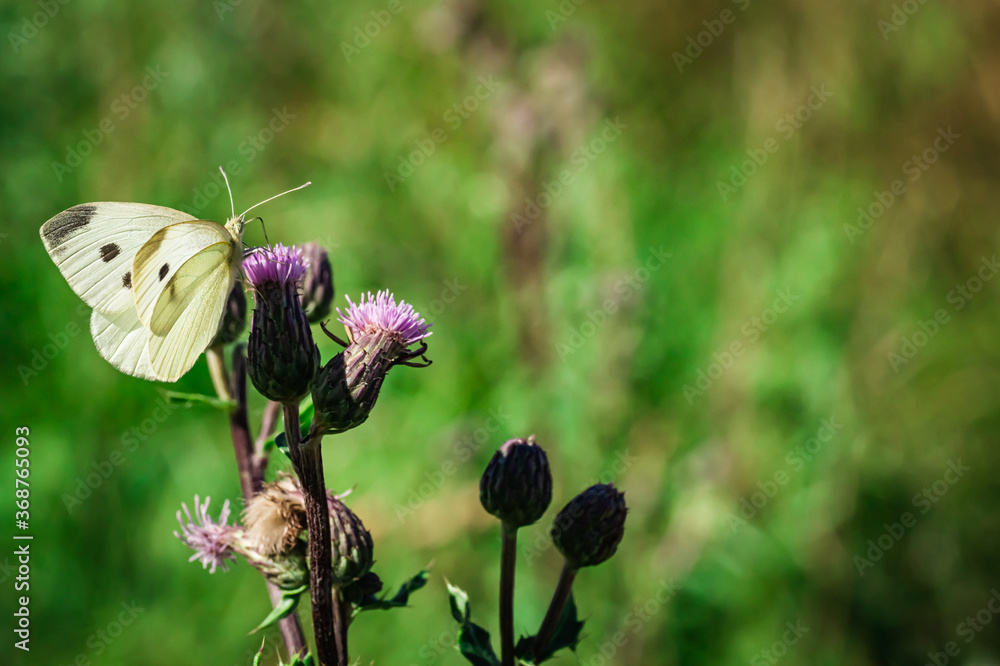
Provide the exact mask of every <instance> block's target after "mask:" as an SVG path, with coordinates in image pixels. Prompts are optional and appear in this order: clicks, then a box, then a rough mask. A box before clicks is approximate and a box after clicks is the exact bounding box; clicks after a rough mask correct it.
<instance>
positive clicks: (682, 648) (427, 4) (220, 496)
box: [0, 0, 1000, 666]
mask: <svg viewBox="0 0 1000 666" xmlns="http://www.w3.org/2000/svg"><path fill="white" fill-rule="evenodd" d="M0 27H2V34H3V44H2V45H0V49H2V56H0V81H2V90H3V94H2V95H0V155H2V158H0V209H2V211H3V215H2V222H0V251H2V254H3V260H2V261H0V279H2V281H3V286H4V290H3V291H4V293H3V298H2V299H0V317H2V320H0V322H2V325H0V340H2V349H3V359H4V362H3V373H4V374H3V381H2V383H0V392H2V397H0V400H2V404H3V413H4V419H3V420H4V428H5V432H6V434H5V436H4V439H3V442H4V443H3V445H2V446H0V470H3V473H2V474H0V490H2V492H0V496H2V497H4V498H6V499H4V500H3V502H5V503H8V504H7V505H6V506H4V507H3V515H4V516H5V518H4V520H3V526H2V529H0V533H2V534H3V537H4V543H5V544H7V545H5V546H3V548H2V550H0V562H2V563H3V565H4V566H3V567H2V571H0V579H2V581H3V583H2V586H3V594H2V595H0V598H2V600H3V603H2V614H3V616H4V617H5V618H6V619H5V620H4V622H3V625H4V626H5V627H8V628H7V629H4V632H3V634H4V636H5V638H4V640H3V645H2V647H0V655H8V656H3V657H2V659H0V661H3V662H4V663H17V664H21V663H23V664H45V665H46V666H49V665H56V666H63V665H66V664H71V663H73V664H109V665H110V664H130V665H131V664H147V665H150V666H158V665H161V664H162V665H166V664H178V663H186V664H209V663H211V664H227V665H228V664H233V665H235V666H242V665H243V664H248V663H249V662H250V657H249V655H250V654H251V653H252V652H253V650H254V649H255V647H256V646H257V645H259V643H260V636H259V635H255V636H248V635H247V632H248V630H249V629H250V628H251V627H253V626H254V625H255V624H256V623H257V622H258V621H259V620H260V619H262V618H263V616H264V615H265V614H266V612H267V610H268V608H269V605H268V599H267V596H266V593H265V590H264V585H263V582H262V580H261V579H260V577H259V576H258V575H257V574H256V572H255V571H254V570H253V569H252V568H250V567H249V566H247V565H246V564H245V563H241V564H239V565H238V566H236V567H234V568H233V569H232V570H231V571H230V572H228V573H224V574H223V573H216V574H214V575H210V574H209V573H208V572H206V571H204V570H202V568H201V567H200V566H199V565H197V564H194V563H189V562H188V561H187V557H188V555H189V551H187V550H186V549H185V548H184V547H183V546H182V545H181V544H180V542H178V541H177V540H176V539H175V538H174V537H173V536H172V531H173V530H174V529H175V528H176V521H175V512H176V511H177V510H178V509H179V507H180V504H181V503H182V502H186V503H188V504H189V505H190V504H191V502H192V500H193V498H194V496H195V495H196V494H198V495H200V496H202V497H204V496H206V495H210V496H211V498H212V506H213V507H214V509H215V510H218V508H219V507H220V506H221V503H222V502H223V501H224V500H225V499H230V500H231V501H232V502H234V503H235V504H236V506H237V508H238V506H239V501H238V498H239V486H238V482H237V477H236V473H235V468H234V461H233V453H232V448H231V444H230V441H229V437H228V428H227V426H226V422H225V418H224V416H223V415H222V414H221V413H220V412H217V411H215V410H212V409H210V408H207V407H192V408H185V409H176V410H165V409H163V408H162V405H161V403H159V402H158V401H160V400H162V394H161V390H162V389H163V388H164V387H163V386H158V385H155V384H153V383H149V382H144V381H141V380H137V379H133V378H130V377H127V376H124V375H122V374H120V373H118V372H117V371H115V370H114V369H113V368H112V367H111V366H110V365H108V364H107V363H105V362H104V361H103V360H102V359H101V358H100V357H99V356H98V354H97V352H96V351H95V349H94V346H93V344H92V342H91V340H90V338H89V335H88V334H87V332H86V323H87V318H88V312H87V311H86V310H85V309H84V308H81V307H79V301H78V299H77V298H76V297H75V295H74V294H73V293H72V292H71V290H70V289H69V287H68V286H67V285H66V284H65V282H64V281H63V280H62V278H61V276H60V275H59V273H58V271H57V270H56V268H55V267H54V266H53V265H52V263H51V261H50V259H49V258H48V256H47V255H46V253H45V251H44V249H43V247H42V244H41V242H40V240H39V238H38V231H37V230H38V228H39V226H41V224H42V223H43V222H45V221H46V220H47V219H48V218H50V217H51V216H52V215H54V214H55V213H57V212H59V211H61V210H63V209H65V208H68V207H69V206H72V205H75V204H78V203H83V202H89V201H101V200H111V201H138V202H145V203H155V204H159V205H165V206H171V207H174V208H179V209H181V210H185V211H188V212H190V213H193V214H197V215H199V216H203V217H206V218H208V219H215V220H220V221H221V220H224V218H226V217H227V216H228V215H229V213H230V208H229V200H228V196H227V194H226V193H225V191H224V189H220V187H219V177H218V169H217V168H218V166H219V165H223V166H225V167H226V169H227V171H228V174H229V178H230V181H231V183H232V187H233V193H234V198H235V200H236V208H237V210H241V209H242V208H246V207H248V206H250V205H252V204H253V203H255V202H257V201H260V200H262V199H264V198H266V197H269V196H271V195H273V194H276V193H277V192H280V191H282V190H284V189H288V188H290V187H293V186H296V185H299V184H300V183H302V182H304V181H306V180H311V181H312V182H313V185H312V186H311V187H309V188H307V189H306V190H304V191H302V192H297V193H295V194H292V195H289V196H287V197H285V198H282V199H279V200H277V201H275V202H272V203H269V204H267V205H266V206H264V207H261V208H260V209H258V210H256V211H255V213H259V214H260V215H261V216H262V217H263V218H264V220H265V223H266V225H267V231H268V237H269V238H270V239H271V240H272V241H280V242H284V243H299V242H305V241H310V240H315V241H318V242H320V243H322V244H323V245H324V246H326V247H327V248H328V249H329V251H330V254H331V259H332V262H333V265H334V271H335V275H336V284H337V291H338V296H337V299H338V300H337V302H338V304H339V305H343V304H344V301H343V294H350V295H353V296H355V297H356V296H358V295H359V294H361V293H362V292H364V291H368V290H376V289H382V288H388V289H391V290H393V291H394V292H395V294H396V295H397V297H401V298H404V299H406V300H407V301H408V302H411V303H413V304H414V305H415V306H416V307H417V309H418V310H420V311H421V312H422V313H423V314H424V315H425V316H427V317H428V319H430V320H432V321H433V322H434V329H433V330H434V335H433V336H432V337H431V338H430V340H429V343H430V351H429V355H430V357H431V358H433V360H434V365H433V366H432V367H431V368H429V369H426V370H413V369H409V368H400V369H397V370H393V372H392V373H391V374H390V376H389V378H388V381H387V383H386V386H385V388H384V389H383V392H382V397H381V399H380V402H379V405H378V406H377V408H376V410H375V411H374V413H373V415H372V417H371V419H370V420H369V421H368V423H366V424H365V425H364V426H363V427H361V428H358V429H357V430H355V431H352V432H350V433H348V434H345V435H341V436H338V437H335V438H330V439H327V440H326V443H325V451H326V454H325V455H326V478H327V481H328V483H329V485H330V486H331V487H332V488H334V489H338V490H342V489H346V488H349V487H352V486H355V487H356V489H355V491H354V494H352V495H351V497H350V499H349V503H350V504H351V506H352V507H353V508H354V509H355V511H356V512H357V513H358V514H359V515H360V516H361V517H362V519H363V520H364V521H365V523H366V524H367V526H368V527H369V529H371V531H372V533H373V535H374V538H375V543H376V556H377V560H378V561H377V564H376V570H377V571H378V573H379V574H380V575H381V576H382V578H383V580H384V581H385V582H386V584H387V586H390V587H391V586H395V585H398V584H399V583H400V582H402V581H403V580H405V579H406V578H407V577H408V576H410V575H411V574H413V573H415V572H416V571H418V570H419V569H420V568H422V567H424V566H425V565H427V564H428V563H430V562H433V569H432V572H433V576H432V579H431V582H430V583H429V585H428V587H427V588H426V589H424V590H422V591H421V592H419V593H417V594H416V595H415V596H414V597H413V599H412V608H410V609H406V610H397V611H393V612H389V613H370V614H365V615H363V616H362V617H360V618H359V619H358V621H357V622H356V623H355V625H354V626H353V627H352V631H351V646H352V655H353V656H357V657H359V658H360V659H361V663H365V664H367V663H376V664H394V665H397V664H398V665H402V666H410V665H417V666H429V665H430V664H462V663H465V662H464V661H463V660H462V658H461V657H460V656H459V655H458V653H457V652H456V651H455V650H454V648H453V638H454V633H455V625H454V623H453V621H452V619H451V617H450V614H449V612H448V606H447V596H446V591H445V584H444V581H445V579H447V580H449V581H451V582H453V583H455V584H457V585H460V586H462V587H464V588H465V589H466V590H468V592H469V593H470V596H471V599H472V604H473V615H474V617H475V619H477V620H478V621H479V622H481V623H482V624H484V625H486V626H487V627H488V628H489V629H491V630H492V631H493V632H494V635H495V634H496V629H497V623H496V612H497V595H496V580H497V577H498V573H499V528H498V525H497V524H496V522H495V521H494V520H493V519H491V518H490V517H489V516H487V515H486V514H485V512H484V511H483V510H482V509H481V507H480V506H479V501H478V478H479V475H480V473H481V472H482V470H483V468H484V467H485V464H486V462H487V461H488V460H489V457H490V455H491V454H492V452H493V450H494V449H495V447H496V446H498V445H499V444H500V443H501V442H503V441H504V440H505V439H507V438H509V437H513V436H523V435H527V434H529V433H535V434H536V435H537V437H538V440H539V442H540V443H541V444H542V445H543V446H544V447H545V448H546V449H547V451H548V453H549V456H550V459H551V462H552V466H553V470H554V475H555V499H554V502H553V506H552V508H551V509H550V511H549V513H548V514H547V515H546V517H545V518H543V520H542V521H541V522H539V523H538V524H537V525H535V526H533V527H531V528H528V529H525V530H522V536H521V540H522V541H521V543H522V558H521V560H520V564H519V569H518V587H517V592H516V609H517V616H516V625H517V628H518V630H519V631H520V632H524V633H527V632H529V631H533V630H535V629H536V628H537V626H538V623H539V622H540V620H541V617H542V615H543V613H544V610H545V607H546V605H547V602H548V598H549V596H550V594H551V591H552V589H553V587H554V585H555V579H556V576H557V573H558V570H559V566H560V557H559V555H558V553H557V552H555V550H554V549H553V548H551V547H549V544H548V542H547V541H546V535H547V532H548V528H549V526H550V524H551V519H552V516H554V514H555V512H556V511H557V510H558V509H559V508H560V507H561V506H562V505H563V504H564V503H565V502H567V501H568V500H569V499H570V498H571V497H572V496H573V495H574V494H575V493H577V492H578V491H580V490H582V489H583V488H585V487H586V486H588V485H590V484H591V483H594V482H595V481H598V480H600V481H614V483H615V484H616V485H618V486H619V487H620V488H622V489H623V490H624V491H625V492H626V497H627V500H628V503H629V506H630V509H631V512H630V515H629V518H628V526H627V532H626V536H625V540H624V542H623V543H622V545H621V548H620V551H619V553H618V554H617V555H616V556H615V557H614V558H613V559H612V560H610V561H609V562H608V563H606V564H604V565H602V566H599V567H597V568H594V569H588V570H584V571H583V572H582V573H581V574H580V576H579V577H578V580H577V584H576V588H575V592H576V598H577V602H578V605H579V607H580V611H581V614H582V615H583V616H584V617H585V619H586V621H587V625H586V629H585V639H584V641H583V642H582V643H581V644H580V646H579V649H578V651H577V655H576V656H575V657H574V656H573V655H572V654H570V653H568V652H566V653H563V654H562V655H561V656H560V659H559V661H558V662H557V663H567V664H572V663H582V664H586V665H588V666H589V665H594V666H597V665H600V664H651V665H652V664H657V665H659V664H740V663H743V664H746V663H750V664H753V665H755V666H756V665H758V664H772V663H776V662H778V661H780V662H781V663H783V664H924V663H935V661H936V663H945V662H946V661H947V663H963V664H995V663H1000V634H998V626H1000V622H992V620H994V619H995V615H994V613H995V611H994V610H993V609H1000V605H998V602H996V601H993V602H991V599H992V598H994V597H996V598H1000V592H998V589H1000V567H998V566H997V546H998V530H997V526H998V524H1000V502H998V486H997V478H1000V455H998V453H997V450H996V444H997V441H996V431H997V427H998V425H1000V423H998V421H1000V410H998V408H997V405H996V396H997V394H998V388H1000V373H998V370H997V367H998V366H997V363H998V360H1000V345H998V342H997V339H998V336H997V331H998V330H1000V316H998V309H997V303H998V296H1000V280H993V279H991V278H993V277H995V276H996V271H997V268H998V267H997V265H996V264H995V263H994V262H995V257H996V256H997V231H996V227H997V220H998V219H1000V217H998V216H1000V197H998V194H997V193H998V192H1000V157H998V156H1000V132H998V120H1000V42H998V41H997V39H996V35H997V34H998V29H1000V13H998V11H997V5H996V4H995V3H990V2H982V1H970V2H963V3H958V4H951V3H942V2H934V1H931V2H919V1H918V0H905V1H904V2H895V3H891V2H889V1H888V0H886V1H884V2H854V3H829V2H791V1H790V0H786V1H782V2H776V3H763V2H758V1H757V0H741V1H740V2H728V1H722V2H708V3H695V2H689V3H660V2H648V1H640V2H631V3H606V2H605V3H601V2H594V1H593V0H589V1H586V2H584V1H582V0H576V1H575V2H573V1H571V0H563V1H562V2H557V1H556V0H546V1H545V2H541V3H526V2H513V1H506V2H496V3H485V2H483V3H479V2H475V1H474V0H469V1H460V2H453V1H448V2H436V1H434V0H398V1H397V0H393V1H392V2H387V1H385V0H376V1H374V2H362V3H340V4H336V3H334V4H331V3H321V2H308V1H294V2H283V3H266V2H260V1H259V0H214V1H213V2H208V1H207V0H206V1H202V2H192V1H190V0H178V1H176V2H170V3H109V2H84V1H82V0H69V1H68V2H60V1H59V0H41V1H40V2H20V3H14V2H5V3H3V4H2V6H0ZM859 209H860V211H859ZM246 240H247V241H248V242H249V243H251V244H261V243H263V241H264V237H263V235H262V233H261V228H260V226H259V225H251V227H250V229H249V231H248V233H247V237H246ZM327 342H328V341H327ZM327 342H324V343H321V349H322V351H323V355H324V358H327V357H329V355H330V354H331V353H332V352H333V350H334V345H333V344H332V343H329V344H327ZM172 388H177V389H179V390H183V391H190V392H204V393H210V392H211V391H212V387H211V382H210V380H209V377H208V372H207V369H206V366H205V364H204V362H199V364H198V365H197V366H196V367H195V368H194V369H193V370H192V371H191V372H190V373H189V374H188V375H187V376H186V377H184V378H183V379H182V380H181V381H180V382H178V384H177V386H176V387H172ZM261 409H262V401H261V400H260V399H259V396H257V397H255V399H254V402H253V410H254V418H255V419H258V418H259V414H260V411H261ZM16 426H29V427H30V429H31V451H32V454H31V465H32V466H31V484H32V485H31V489H32V496H31V502H32V504H31V532H32V533H33V534H34V536H35V539H34V541H33V542H32V546H31V548H32V553H33V557H32V560H31V591H30V594H31V606H30V608H31V614H32V615H31V618H32V630H33V633H32V640H31V652H30V654H25V653H22V652H21V651H19V650H15V649H13V646H12V644H13V641H14V638H12V633H11V631H10V626H9V625H11V615H10V612H11V611H12V609H13V605H12V604H13V598H14V596H15V592H14V589H13V584H14V577H15V575H16V571H15V569H14V565H15V564H16V563H15V558H14V556H13V550H14V547H15V544H14V542H13V541H12V540H10V535H11V533H12V532H14V528H13V515H14V508H13V499H12V498H13V478H14V463H13V460H14V454H13V448H14V428H15V427H16ZM109 461H118V462H116V463H114V464H113V465H111V467H113V469H112V470H111V471H110V472H109V473H107V474H102V475H100V476H96V477H95V476H93V475H94V474H95V473H99V472H100V470H102V469H103V470H105V471H107V468H108V462H109ZM271 472H272V474H273V472H274V469H272V470H271ZM88 478H89V479H90V482H91V485H93V486H95V487H90V486H89V485H87V483H88V481H87V480H88ZM81 484H83V485H81ZM74 496H75V497H76V498H77V499H78V500H79V501H73V500H71V499H69V498H72V497H74ZM123 603H124V604H126V605H134V607H137V608H140V609H141V612H140V611H136V617H135V619H134V621H132V622H131V623H130V624H129V625H127V626H116V622H117V621H118V619H119V615H120V613H121V612H122V604H123ZM991 603H992V606H991ZM304 618H305V619H306V621H307V623H308V614H307V613H306V614H304ZM789 627H793V628H795V631H792V630H791V629H789ZM619 634H620V635H619ZM266 635H267V636H268V641H269V642H268V645H269V647H268V650H269V654H268V662H269V663H276V661H275V659H276V658H275V656H274V652H273V647H271V646H273V644H274V641H275V640H276V638H277V634H276V633H274V632H267V634H266ZM949 642H951V643H952V645H951V646H949V645H948V644H949ZM949 648H950V650H951V652H950V653H949V652H948V649H949Z"/></svg>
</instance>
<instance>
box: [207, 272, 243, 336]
mask: <svg viewBox="0 0 1000 666" xmlns="http://www.w3.org/2000/svg"><path fill="white" fill-rule="evenodd" d="M246 327H247V297H246V294H245V293H243V284H242V283H240V282H237V283H236V286H234V287H233V290H232V291H231V292H229V299H228V300H226V309H225V310H223V311H222V321H221V322H220V323H219V332H218V333H216V334H215V339H214V340H212V344H210V345H209V347H217V346H220V345H228V344H230V343H232V342H236V341H237V340H239V339H240V336H241V335H243V329H245V328H246Z"/></svg>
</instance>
